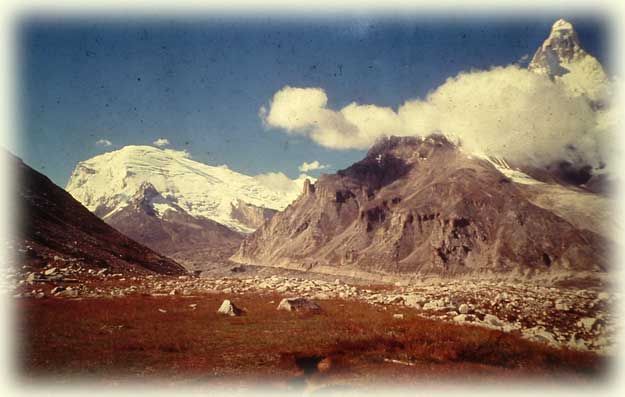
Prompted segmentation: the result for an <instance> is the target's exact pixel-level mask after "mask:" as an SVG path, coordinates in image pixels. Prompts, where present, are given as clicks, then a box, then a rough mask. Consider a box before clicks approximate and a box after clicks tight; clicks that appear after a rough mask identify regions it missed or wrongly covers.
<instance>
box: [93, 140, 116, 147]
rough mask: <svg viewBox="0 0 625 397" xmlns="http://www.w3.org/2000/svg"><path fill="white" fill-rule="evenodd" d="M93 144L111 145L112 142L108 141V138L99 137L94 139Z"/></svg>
mask: <svg viewBox="0 0 625 397" xmlns="http://www.w3.org/2000/svg"><path fill="white" fill-rule="evenodd" d="M95 144H96V145H100V146H111V145H112V144H113V143H112V142H111V141H109V140H108V139H100V140H98V141H96V143H95Z"/></svg>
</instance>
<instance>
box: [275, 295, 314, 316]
mask: <svg viewBox="0 0 625 397" xmlns="http://www.w3.org/2000/svg"><path fill="white" fill-rule="evenodd" d="M278 310H285V311H287V312H299V313H313V314H317V313H320V312H321V307H320V306H319V305H318V304H316V303H315V302H311V301H309V300H308V299H304V298H284V299H282V301H280V304H279V305H278Z"/></svg>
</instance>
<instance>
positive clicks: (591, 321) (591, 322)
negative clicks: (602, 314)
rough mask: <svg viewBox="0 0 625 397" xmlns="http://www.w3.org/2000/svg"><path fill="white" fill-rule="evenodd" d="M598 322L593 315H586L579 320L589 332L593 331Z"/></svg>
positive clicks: (578, 323)
mask: <svg viewBox="0 0 625 397" xmlns="http://www.w3.org/2000/svg"><path fill="white" fill-rule="evenodd" d="M596 323H597V319H596V318H593V317H584V318H582V319H581V320H579V321H578V322H577V325H579V326H581V327H584V329H585V330H586V331H588V332H590V331H592V328H593V327H594V326H595V324H596Z"/></svg>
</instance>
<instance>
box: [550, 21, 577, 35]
mask: <svg viewBox="0 0 625 397" xmlns="http://www.w3.org/2000/svg"><path fill="white" fill-rule="evenodd" d="M561 30H573V25H572V24H571V23H570V22H567V21H565V20H564V19H562V18H560V19H558V20H557V21H555V23H554V24H553V26H552V27H551V31H552V32H554V31H561Z"/></svg>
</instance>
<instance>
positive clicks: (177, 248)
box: [104, 182, 243, 262]
mask: <svg viewBox="0 0 625 397" xmlns="http://www.w3.org/2000/svg"><path fill="white" fill-rule="evenodd" d="M163 208H165V209H163ZM104 220H105V221H106V223H108V224H109V225H111V226H113V227H115V228H116V229H117V230H119V231H121V232H122V233H124V234H126V235H127V236H129V237H131V238H133V239H134V240H136V241H138V242H140V243H142V244H145V245H146V246H148V247H150V248H152V249H153V250H155V251H157V252H159V253H161V254H164V255H170V256H178V257H181V258H186V257H185V254H187V253H190V254H188V256H190V258H191V259H193V258H194V257H196V256H201V257H202V259H204V260H206V259H211V260H213V261H214V260H219V259H223V260H225V259H226V258H227V257H229V256H230V255H232V253H234V252H235V251H236V249H237V247H238V245H239V243H240V242H241V240H242V239H243V234H242V233H238V232H235V231H233V230H230V229H229V228H227V227H226V226H224V225H221V224H219V223H217V222H215V221H213V220H211V219H207V218H203V217H198V216H191V215H190V214H188V213H187V212H186V211H185V210H184V209H183V208H181V207H180V206H178V205H177V204H176V203H175V202H173V201H171V200H168V199H166V198H164V197H163V196H162V195H161V194H160V193H159V192H158V191H157V190H156V188H155V187H154V186H153V185H152V184H151V183H149V182H144V183H143V184H142V185H141V187H140V189H139V191H138V192H137V193H136V194H135V196H134V197H133V198H132V199H131V200H130V201H129V203H128V205H127V206H126V207H124V208H123V209H121V210H119V211H117V212H114V213H112V214H111V215H109V216H107V217H106V218H105V219H104ZM207 249H210V255H208V254H207V253H206V251H207ZM181 260H182V262H184V261H185V260H184V259H181Z"/></svg>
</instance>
